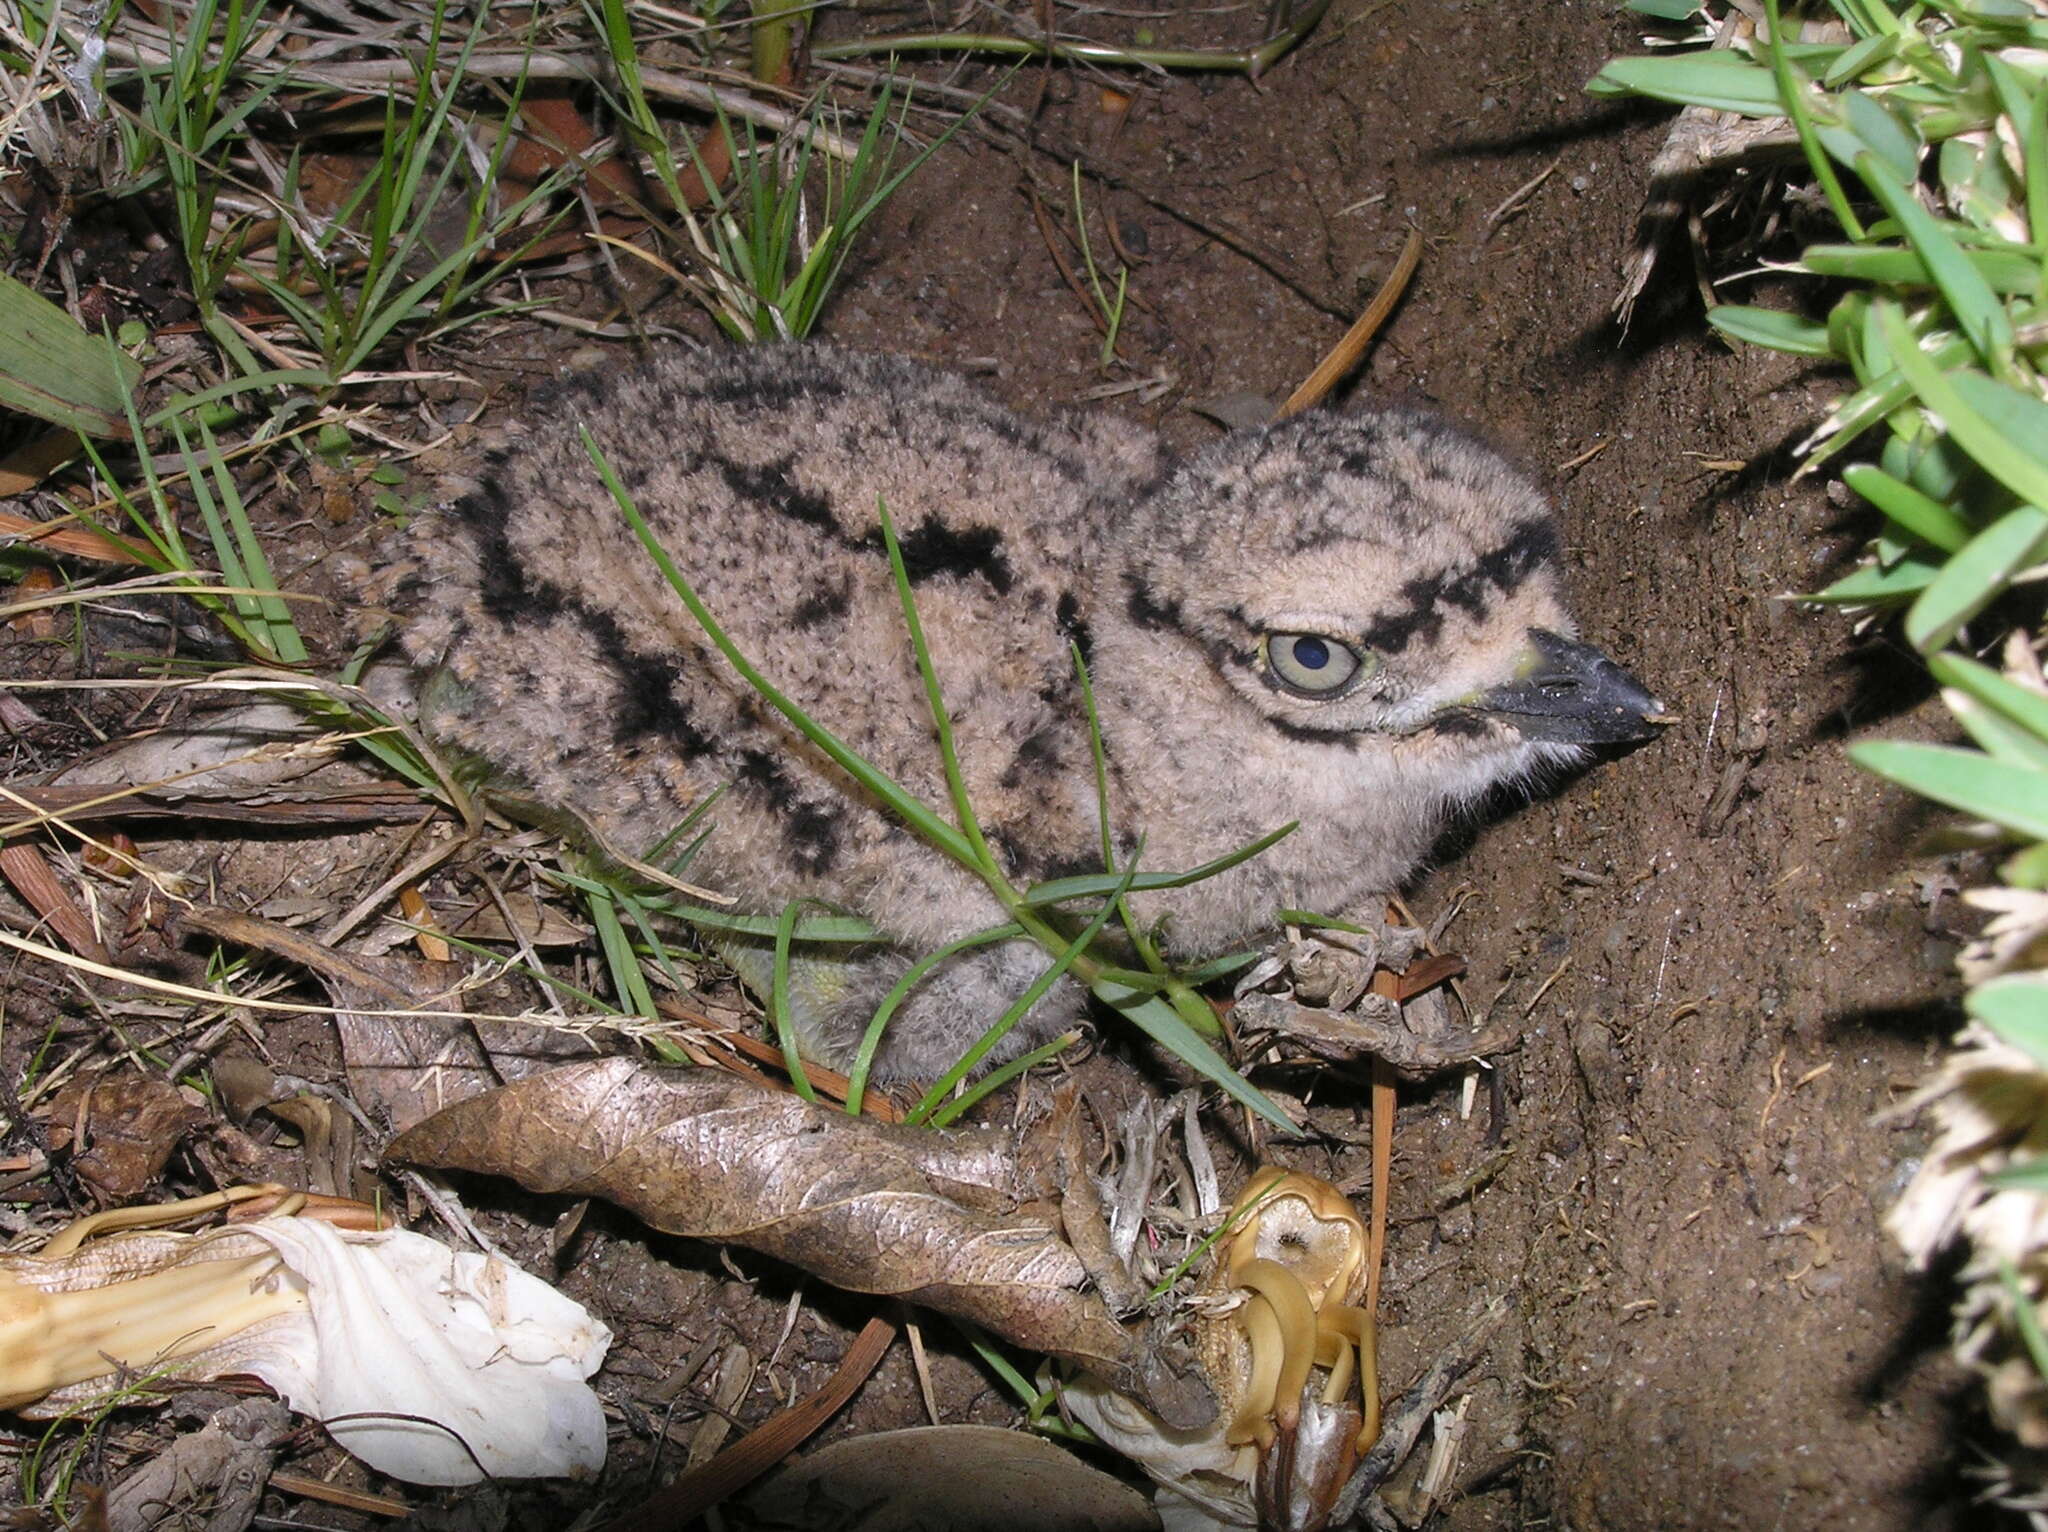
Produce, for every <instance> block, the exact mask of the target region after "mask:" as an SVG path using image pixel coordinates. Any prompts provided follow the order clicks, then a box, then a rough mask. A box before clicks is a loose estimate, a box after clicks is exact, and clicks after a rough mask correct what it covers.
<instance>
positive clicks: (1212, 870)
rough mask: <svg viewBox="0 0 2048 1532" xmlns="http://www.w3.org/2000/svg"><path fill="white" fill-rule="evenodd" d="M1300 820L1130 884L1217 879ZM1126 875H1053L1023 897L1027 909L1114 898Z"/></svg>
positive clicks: (1172, 885) (1135, 886) (1160, 884)
mask: <svg viewBox="0 0 2048 1532" xmlns="http://www.w3.org/2000/svg"><path fill="white" fill-rule="evenodd" d="M1297 827H1298V822H1294V821H1290V822H1289V823H1287V824H1284V825H1282V826H1281V827H1280V828H1279V829H1277V830H1275V831H1273V832H1272V833H1271V834H1269V835H1262V836H1260V837H1259V838H1258V839H1257V840H1255V841H1253V842H1251V843H1250V844H1249V845H1245V846H1240V847H1238V849H1237V850H1235V851H1231V852H1227V853H1226V854H1224V855H1223V856H1219V857H1217V858H1216V859H1215V860H1214V861H1210V862H1204V863H1203V864H1202V865H1201V866H1199V867H1196V868H1192V869H1190V870H1189V871H1187V872H1150V873H1143V874H1140V875H1139V876H1138V877H1136V878H1135V879H1132V880H1131V881H1130V883H1129V884H1128V887H1130V888H1131V889H1134V890H1135V889H1159V888H1186V887H1187V886H1188V885H1189V884H1190V883H1200V882H1202V881H1203V880H1204V879H1205V878H1213V877H1215V876H1216V875H1217V874H1218V873H1219V872H1228V871H1229V870H1230V869H1231V868H1233V867H1235V866H1237V865H1238V864H1239V863H1240V862H1246V861H1249V860H1251V858H1253V857H1255V856H1257V855H1258V854H1259V853H1260V852H1262V851H1265V850H1266V849H1268V848H1269V847H1271V846H1273V845H1276V844H1277V843H1279V842H1280V841H1282V840H1285V839H1286V838H1287V837H1288V836H1289V835H1292V834H1293V833H1294V831H1295V830H1296V828H1297ZM1125 886H1126V884H1125V881H1124V877H1123V875H1122V874H1118V873H1104V872H1091V873H1080V874H1077V875H1075V876H1073V877H1070V878H1049V879H1047V880H1046V881H1045V882H1043V883H1034V884H1033V885H1032V886H1031V887H1030V888H1028V889H1026V890H1025V891H1024V894H1023V897H1022V898H1021V899H1020V900H1019V902H1020V903H1021V904H1023V905H1024V906H1025V907H1026V908H1029V909H1042V908H1044V907H1046V906H1047V905H1054V904H1062V903H1064V902H1066V901H1067V900H1069V899H1101V898H1108V897H1112V896H1113V895H1114V893H1115V891H1116V890H1117V889H1119V888H1123V887H1125Z"/></svg>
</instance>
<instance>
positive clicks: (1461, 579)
mask: <svg viewBox="0 0 2048 1532" xmlns="http://www.w3.org/2000/svg"><path fill="white" fill-rule="evenodd" d="M1556 557H1557V529H1556V528H1555V527H1554V526H1552V525H1551V522H1550V518H1549V517H1547V516H1540V517H1534V518H1531V519H1530V520H1528V521H1524V522H1521V523H1520V524H1518V525H1517V526H1516V527H1515V529H1514V532H1513V534H1512V535H1511V536H1510V537H1509V538H1508V540H1507V541H1506V542H1504V543H1502V544H1501V545H1500V546H1499V547H1497V548H1494V549H1492V550H1490V551H1488V552H1487V553H1485V554H1482V555H1481V556H1480V557H1479V558H1478V559H1477V560H1475V561H1474V562H1473V564H1472V566H1471V567H1470V568H1468V569H1463V570H1459V571H1458V572H1457V573H1455V574H1454V573H1452V572H1450V571H1448V570H1446V571H1444V572H1442V573H1440V574H1434V575H1423V576H1421V577H1419V578H1417V579H1413V580H1410V581H1409V582H1408V583H1407V584H1405V585H1403V586H1402V587H1401V595H1402V597H1403V599H1404V600H1405V602H1406V605H1405V606H1404V607H1403V608H1402V609H1401V610H1400V611H1397V612H1392V613H1389V614H1388V615H1387V616H1385V617H1382V618H1380V619H1378V620H1377V621H1376V622H1374V623H1373V624H1372V626H1371V627H1369V628H1367V629H1366V630H1365V632H1364V633H1362V634H1360V635H1359V637H1360V638H1361V639H1363V640H1364V642H1365V643H1366V645H1367V646H1368V647H1369V648H1373V649H1377V650H1379V651H1380V652H1381V653H1382V654H1398V653H1400V652H1401V651H1402V650H1403V649H1405V648H1407V647H1408V645H1409V644H1410V643H1412V642H1413V641H1414V640H1415V639H1416V638H1418V637H1419V638H1422V639H1424V640H1426V641H1428V642H1431V643H1434V642H1435V641H1436V639H1437V637H1438V635H1439V634H1441V633H1442V632H1443V626H1444V608H1446V607H1454V608H1456V609H1457V610H1458V611H1461V612H1463V613H1465V614H1466V615H1467V616H1469V617H1471V618H1472V619H1473V620H1474V621H1475V622H1476V621H1478V620H1480V619H1481V618H1483V617H1485V615H1486V609H1487V606H1488V599H1487V598H1488V593H1489V592H1491V591H1498V592H1499V593H1500V594H1501V595H1503V596H1507V595H1512V594H1513V593H1514V592H1515V591H1516V590H1518V589H1520V588H1521V586H1522V585H1523V584H1524V583H1525V582H1526V581H1527V580H1528V578H1529V577H1530V576H1531V575H1532V574H1534V573H1536V571H1537V570H1539V569H1542V568H1544V567H1546V566H1547V565H1549V564H1550V563H1551V562H1552V561H1553V560H1554V559H1555V558H1556Z"/></svg>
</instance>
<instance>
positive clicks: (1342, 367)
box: [1273, 229, 1422, 420]
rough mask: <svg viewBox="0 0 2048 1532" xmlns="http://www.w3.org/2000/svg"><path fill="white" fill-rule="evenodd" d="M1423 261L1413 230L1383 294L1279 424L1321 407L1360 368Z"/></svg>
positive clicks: (1291, 400)
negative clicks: (1347, 376)
mask: <svg viewBox="0 0 2048 1532" xmlns="http://www.w3.org/2000/svg"><path fill="white" fill-rule="evenodd" d="M1421 260H1422V231H1421V230H1420V229H1410V230H1409V231H1408V242H1407V243H1406V244H1404V245H1403V246H1402V247H1401V258H1400V260H1398V261H1396V262H1395V263H1394V269H1393V272H1392V273H1391V274H1390V275H1389V276H1388V277H1387V280H1386V281H1384V282H1382V283H1381V284H1380V290H1379V291H1378V292H1376V293H1374V294H1373V295H1372V302H1370V303H1368V304H1367V305H1366V306H1365V312H1364V313H1363V314H1360V315H1359V316H1358V319H1357V322H1356V323H1354V324H1353V325H1352V326H1351V328H1350V329H1348V330H1346V331H1345V332H1344V338H1343V339H1342V340H1340V341H1338V342H1337V344H1336V345H1334V346H1332V347H1331V348H1330V354H1329V355H1328V356H1326V357H1324V358H1323V359H1322V361H1320V362H1318V363H1317V364H1316V370H1315V371H1314V372H1312V373H1310V374H1309V375H1308V376H1307V377H1306V378H1304V379H1302V383H1301V387H1299V388H1297V389H1296V390H1295V391H1294V392H1293V393H1291V394H1289V395H1288V396H1287V402H1286V403H1285V404H1283V405H1281V406H1280V408H1279V410H1278V411H1277V412H1276V413H1275V414H1274V416H1273V418H1274V419H1275V420H1285V419H1287V418H1288V417H1289V416H1291V415H1299V414H1300V413H1301V412H1302V411H1303V410H1305V409H1308V408H1309V407H1310V406H1312V405H1316V404H1320V403H1321V402H1322V400H1323V396H1324V395H1326V394H1328V393H1329V391H1330V390H1331V389H1333V388H1335V387H1336V386H1337V384H1338V382H1339V381H1340V380H1341V379H1342V378H1343V377H1344V375H1345V374H1346V373H1348V372H1349V371H1351V369H1352V368H1353V367H1355V366H1357V365H1358V359H1359V358H1360V357H1361V356H1363V355H1364V354H1365V348H1366V347H1367V346H1369V345H1371V344H1372V338H1373V337H1374V336H1375V335H1377V334H1378V333H1379V330H1380V326H1381V325H1383V324H1385V323H1386V322H1387V316H1388V315H1389V314H1391V313H1393V312H1394V305H1395V304H1397V303H1399V302H1400V301H1401V295H1402V294H1403V293H1405V292H1407V291H1408V280H1409V278H1411V277H1413V276H1414V275H1415V268H1416V266H1417V265H1418V264H1420V263H1421Z"/></svg>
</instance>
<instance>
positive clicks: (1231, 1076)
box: [1092, 979, 1300, 1133]
mask: <svg viewBox="0 0 2048 1532" xmlns="http://www.w3.org/2000/svg"><path fill="white" fill-rule="evenodd" d="M1092 987H1093V989H1094V991H1095V997H1096V998H1097V999H1098V1000H1100V1001H1101V1002H1102V1003H1103V1004H1104V1005H1106V1006H1108V1007H1110V1009H1112V1010H1114V1011H1117V1012H1120V1013H1121V1014H1123V1015H1124V1016H1127V1017H1129V1018H1130V1019H1131V1021H1133V1022H1135V1023H1136V1024H1137V1026H1138V1027H1139V1028H1140V1029H1141V1030H1142V1031H1143V1032H1144V1033H1145V1035H1146V1036H1147V1037H1149V1038H1151V1039H1152V1040H1153V1041H1154V1042H1155V1043H1157V1044H1159V1046H1160V1047H1162V1048H1164V1049H1166V1050H1167V1052H1169V1053H1171V1054H1172V1055H1173V1056H1174V1057H1175V1058H1177V1059H1179V1060H1180V1061H1181V1062H1182V1063H1184V1064H1186V1065H1187V1066H1188V1067H1189V1068H1191V1069H1194V1070H1196V1071H1198V1072H1199V1073H1200V1074H1201V1075H1202V1076H1203V1077H1204V1078H1205V1079H1207V1080H1208V1081H1209V1082H1210V1083H1211V1084H1214V1085H1216V1086H1218V1087H1220V1088H1221V1089H1222V1090H1223V1092H1224V1094H1226V1095H1228V1096H1229V1097H1230V1098H1231V1099H1232V1100H1234V1101H1236V1102H1238V1103H1240V1104H1241V1105H1243V1106H1246V1107H1248V1108H1250V1109H1251V1110H1252V1111H1254V1112H1257V1113H1258V1114H1259V1115H1260V1116H1261V1117H1263V1118H1265V1119H1266V1121H1268V1122H1270V1123H1271V1124H1273V1126H1274V1127H1276V1128H1279V1129H1280V1130H1281V1131H1282V1132H1284V1133H1295V1132H1299V1131H1300V1129H1299V1128H1298V1127H1297V1126H1296V1124H1295V1122H1294V1119H1293V1118H1291V1117H1289V1116H1288V1115H1287V1114H1286V1113H1285V1112H1283V1111H1281V1110H1280V1108H1278V1107H1277V1106H1275V1105H1273V1103H1272V1102H1271V1101H1269V1100H1267V1099H1266V1096H1265V1094H1264V1093H1263V1092H1262V1091H1260V1090H1259V1089H1258V1088H1257V1087H1255V1086H1254V1085H1253V1084H1252V1083H1251V1082H1250V1081H1249V1080H1247V1079H1245V1078H1244V1076H1242V1075H1240V1074H1239V1073H1238V1072H1237V1071H1236V1070H1234V1069H1232V1068H1231V1067H1230V1066H1229V1065H1228V1064H1227V1063H1225V1062H1224V1061H1223V1059H1222V1057H1221V1056H1220V1055H1219V1054H1218V1053H1217V1052H1216V1050H1215V1049H1213V1048H1211V1047H1210V1046H1209V1044H1208V1042H1207V1041H1206V1040H1205V1039H1204V1038H1203V1037H1202V1036H1201V1035H1200V1034H1199V1033H1197V1032H1196V1031H1195V1029H1194V1028H1193V1027H1191V1026H1189V1025H1188V1023H1187V1021H1186V1019H1185V1018H1184V1017H1182V1016H1181V1014H1180V1013H1179V1012H1178V1011H1176V1010H1174V1008H1173V1007H1172V1006H1170V1005H1168V1004H1167V1003H1166V1002H1165V1001H1164V1000H1161V999H1160V998H1159V997H1158V996H1156V995H1147V994H1144V993H1142V992H1141V991H1138V990H1135V989H1132V988H1130V987H1128V986H1126V985H1121V984H1118V983H1116V982H1115V981H1113V980H1109V979H1104V980H1101V981H1099V982H1098V983H1096V984H1095V985H1094V986H1092Z"/></svg>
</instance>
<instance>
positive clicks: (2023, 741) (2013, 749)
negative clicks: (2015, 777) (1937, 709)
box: [1946, 696, 2048, 772]
mask: <svg viewBox="0 0 2048 1532" xmlns="http://www.w3.org/2000/svg"><path fill="white" fill-rule="evenodd" d="M1946 701H1947V702H1948V710H1949V712H1951V713H1953V714H1954V715H1955V719H1956V722H1957V723H1960V724H1961V725H1962V726H1963V728H1964V729H1965V730H1966V731H1968V733H1969V736H1970V738H1971V739H1972V740H1974V741H1975V742H1976V744H1977V748H1978V749H1980V750H1982V751H1983V752H1984V753H1985V754H1986V755H1988V756H1990V757H1991V758H1992V759H1993V760H1995V761H2004V762H2006V763H2007V764H2008V765H2013V766H2026V767H2029V768H2031V769H2032V770H2035V771H2040V772H2048V740H2044V739H2042V738H2041V737H2040V736H2039V735H2036V734H2030V733H2028V732H2027V731H2026V730H2025V729H2022V728H2021V727H2020V726H2019V725H2018V724H2016V723H2014V722H2013V721H2012V720H2011V719H2009V718H2007V717H2006V716H2005V715H2004V714H2002V713H2000V712H1998V711H1997V710H1995V709H1993V708H1988V707H1986V706H1985V705H1984V704H1983V703H1981V702H1979V701H1977V699H1976V698H1974V697H1965V696H1952V697H1949V698H1947V699H1946Z"/></svg>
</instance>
